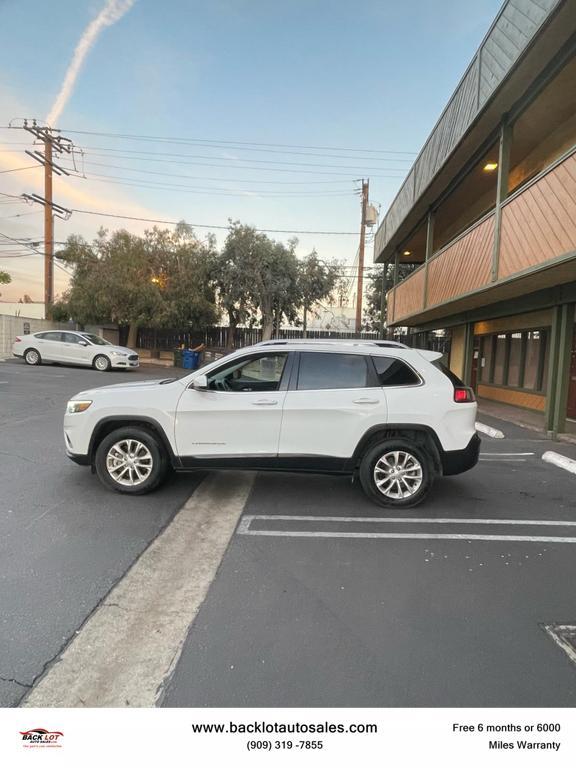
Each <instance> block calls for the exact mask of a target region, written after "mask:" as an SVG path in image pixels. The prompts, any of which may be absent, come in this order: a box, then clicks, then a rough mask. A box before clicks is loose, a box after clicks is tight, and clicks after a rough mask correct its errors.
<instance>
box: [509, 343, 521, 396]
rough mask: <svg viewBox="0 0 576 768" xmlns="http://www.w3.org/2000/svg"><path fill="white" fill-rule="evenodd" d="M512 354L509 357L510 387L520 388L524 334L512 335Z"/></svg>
mask: <svg viewBox="0 0 576 768" xmlns="http://www.w3.org/2000/svg"><path fill="white" fill-rule="evenodd" d="M509 339H510V342H509V343H510V354H509V357H508V381H507V382H506V383H507V384H508V386H509V387H520V386H522V382H521V381H520V369H521V367H522V334H521V333H511V334H510V337H509Z"/></svg>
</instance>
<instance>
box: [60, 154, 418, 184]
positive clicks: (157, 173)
mask: <svg viewBox="0 0 576 768" xmlns="http://www.w3.org/2000/svg"><path fill="white" fill-rule="evenodd" d="M94 156H95V157H100V156H101V155H99V154H98V155H94ZM89 157H92V155H89ZM114 159H115V158H114ZM120 159H126V160H133V159H136V160H140V159H141V160H146V162H149V160H148V159H147V158H131V157H128V158H124V157H121V158H120ZM85 162H86V165H91V166H96V167H99V168H114V169H116V170H120V171H135V172H136V173H146V174H150V175H153V176H171V177H174V178H181V179H196V180H200V181H220V182H237V183H239V184H291V185H293V184H300V185H302V184H306V185H309V184H351V183H353V182H355V181H356V179H353V178H352V177H349V178H347V179H322V180H316V181H311V180H308V179H306V180H305V181H286V180H284V179H227V178H222V177H220V176H190V175H188V174H180V173H171V172H168V171H149V170H146V169H141V168H135V167H133V166H126V165H115V164H113V163H98V162H94V161H93V160H87V161H85ZM155 162H165V163H175V164H177V165H178V166H180V165H182V163H179V162H178V161H177V160H157V161H155ZM190 165H195V163H190ZM222 167H224V166H222ZM68 170H71V169H68ZM258 170H262V169H258ZM266 170H267V169H266ZM279 170H280V169H279ZM390 178H394V179H396V178H397V179H401V178H403V176H391V177H390Z"/></svg>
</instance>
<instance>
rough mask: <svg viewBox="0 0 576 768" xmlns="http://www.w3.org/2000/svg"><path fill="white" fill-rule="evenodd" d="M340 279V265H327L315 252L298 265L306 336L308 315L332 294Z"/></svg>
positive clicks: (298, 282) (303, 325) (303, 327)
mask: <svg viewBox="0 0 576 768" xmlns="http://www.w3.org/2000/svg"><path fill="white" fill-rule="evenodd" d="M338 279H339V266H338V264H336V263H333V264H326V263H325V262H323V261H322V260H321V259H319V258H318V254H317V253H316V251H315V250H314V251H312V253H310V254H309V255H308V256H306V258H305V259H303V260H302V261H300V262H299V263H298V280H297V284H298V291H299V300H300V303H301V306H302V312H303V322H302V330H303V335H304V336H306V332H307V327H308V313H309V312H310V310H311V308H312V306H313V305H314V304H315V303H316V302H318V301H320V300H321V299H324V298H326V297H327V296H329V295H330V294H331V293H332V291H333V290H334V289H335V288H336V286H337V284H338Z"/></svg>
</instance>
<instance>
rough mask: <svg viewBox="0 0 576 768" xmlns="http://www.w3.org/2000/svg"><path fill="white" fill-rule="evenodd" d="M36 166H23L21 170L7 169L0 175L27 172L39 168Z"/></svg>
mask: <svg viewBox="0 0 576 768" xmlns="http://www.w3.org/2000/svg"><path fill="white" fill-rule="evenodd" d="M39 167H40V166H38V165H25V166H24V167H23V168H9V169H8V170H7V171H0V173H16V171H29V170H30V169H31V168H39Z"/></svg>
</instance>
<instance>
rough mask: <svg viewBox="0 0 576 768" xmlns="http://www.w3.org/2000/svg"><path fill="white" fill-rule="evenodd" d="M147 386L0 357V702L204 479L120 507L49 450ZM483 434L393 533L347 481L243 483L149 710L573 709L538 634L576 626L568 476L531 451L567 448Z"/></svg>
mask: <svg viewBox="0 0 576 768" xmlns="http://www.w3.org/2000/svg"><path fill="white" fill-rule="evenodd" d="M162 375H163V372H162V371H160V372H159V373H156V372H155V371H154V370H151V369H140V370H139V371H138V372H130V373H109V374H100V373H96V372H94V371H91V370H84V369H73V368H64V367H56V366H43V367H41V368H30V367H27V366H25V365H23V364H21V363H19V362H13V361H8V362H6V363H0V430H1V431H0V434H1V445H0V459H1V460H0V554H1V556H0V617H1V618H0V706H14V705H17V704H18V702H19V701H20V699H21V698H22V697H23V696H24V695H25V694H26V692H27V691H28V690H29V689H30V686H31V685H33V684H34V681H35V680H37V679H38V678H39V676H41V675H42V673H43V671H44V670H45V669H46V667H47V666H48V665H50V663H51V662H52V660H53V659H54V658H55V657H56V656H57V655H58V653H59V652H60V650H61V649H62V647H63V646H65V645H66V644H67V643H68V642H69V641H70V639H71V638H73V637H74V636H75V634H76V633H77V632H78V631H81V629H82V626H83V624H84V622H85V621H86V619H87V618H88V617H89V616H90V614H91V613H92V612H93V611H94V609H95V608H96V607H97V606H98V605H99V604H100V603H101V602H102V600H103V598H104V597H105V596H106V594H107V593H108V591H109V590H110V589H111V587H113V586H114V585H115V584H116V583H117V582H118V581H119V580H120V579H121V578H122V576H123V575H124V574H125V573H126V571H127V570H128V569H129V568H130V566H131V565H132V564H133V563H134V561H135V560H136V559H137V558H138V556H139V555H140V554H141V553H142V552H143V551H144V550H145V549H146V547H147V546H148V544H149V543H151V542H152V541H153V540H154V539H155V538H156V537H157V536H158V534H159V533H160V532H161V531H162V530H163V529H164V528H165V526H167V525H168V524H169V523H170V521H171V519H172V517H173V516H174V514H175V513H176V511H177V510H178V509H179V508H180V507H181V505H182V504H183V503H184V501H185V500H186V499H187V498H188V497H189V496H190V495H191V494H192V493H193V492H194V490H195V489H196V487H197V486H198V484H199V482H200V481H201V480H202V479H203V478H204V476H205V475H204V474H203V473H197V474H191V475H183V476H178V477H176V478H175V480H174V481H172V482H171V483H169V484H168V485H166V486H164V487H163V488H162V489H161V490H160V491H159V492H158V493H155V494H153V495H150V496H145V497H136V498H132V499H130V498H126V497H124V496H120V495H117V494H114V493H111V492H108V491H106V490H105V489H104V488H103V487H102V486H101V485H100V483H99V482H98V480H97V479H96V478H95V477H94V476H93V475H91V473H90V471H89V469H87V468H83V467H77V466H76V465H74V464H72V463H71V462H70V461H69V460H68V459H67V458H66V456H65V452H64V447H63V444H62V438H61V421H62V413H63V409H64V406H65V403H66V400H67V399H68V398H69V397H70V396H71V395H73V394H75V393H76V392H77V391H79V390H81V389H86V388H88V387H90V386H98V385H104V384H110V383H117V382H121V381H124V380H126V379H128V380H130V379H133V377H145V378H161V377H162ZM489 423H490V424H492V425H493V426H496V427H498V428H500V429H502V430H503V431H504V432H505V433H506V435H507V436H506V438H505V439H503V440H492V439H489V438H485V439H484V441H483V446H482V457H481V462H480V464H479V466H478V467H477V468H476V469H475V470H473V471H472V472H470V473H468V474H465V475H462V476H459V477H453V478H446V479H443V480H442V481H440V482H438V483H437V485H436V487H435V489H434V491H433V492H432V494H431V496H430V497H429V499H428V500H427V501H426V502H425V504H424V505H422V506H420V507H418V508H417V509H415V510H407V511H405V512H403V513H402V514H394V516H393V517H394V518H395V519H394V520H392V519H391V516H390V515H389V514H388V513H387V512H386V510H384V509H381V508H378V507H376V506H374V505H373V504H372V503H370V502H369V501H368V500H366V499H365V497H364V496H363V494H362V493H361V491H360V489H359V487H358V486H356V485H352V484H351V483H350V481H349V480H347V479H345V478H333V477H319V476H297V475H291V474H276V473H274V474H272V473H270V474H259V475H257V477H256V481H255V485H254V488H253V490H252V493H251V496H250V497H249V499H248V502H247V504H246V506H245V508H244V510H243V513H242V515H241V517H240V520H239V525H238V527H237V530H236V533H235V535H234V536H233V538H232V540H231V542H230V545H229V547H228V549H227V551H226V554H225V555H224V558H223V560H222V563H221V565H220V568H219V569H218V572H217V574H216V578H215V579H214V581H213V583H212V586H211V588H210V590H209V592H208V595H207V597H206V600H205V601H204V603H203V605H202V607H201V608H200V611H199V613H198V615H197V617H196V620H195V622H194V624H193V626H192V628H191V629H190V631H189V633H188V638H187V640H186V643H185V646H184V650H183V653H182V656H181V658H180V661H179V663H178V665H177V668H176V671H175V673H174V676H173V677H172V680H171V682H170V684H169V685H168V688H167V690H166V692H165V694H164V697H163V701H162V704H163V705H164V706H197V707H207V706H378V707H384V706H396V707H401V706H543V707H549V706H575V705H576V666H575V665H574V664H573V662H572V661H571V660H570V658H569V656H568V654H567V653H565V652H564V650H562V649H561V648H560V647H559V646H558V645H557V644H556V643H555V642H554V641H553V639H552V638H551V636H550V635H549V634H548V633H547V632H546V631H545V625H556V624H563V625H576V597H575V596H574V587H573V585H574V583H576V557H575V555H576V548H575V547H576V541H575V540H576V495H575V494H574V488H575V483H576V476H575V475H572V474H570V473H568V472H567V471H565V470H563V469H560V468H558V467H555V466H553V465H550V464H547V463H545V462H543V461H542V459H541V456H542V454H543V453H544V451H546V450H555V451H558V452H560V453H562V454H564V455H566V456H571V457H573V458H576V447H575V446H572V445H567V444H559V443H551V442H549V441H546V440H543V439H542V438H541V437H540V436H539V435H538V434H536V433H532V432H528V431H526V430H523V429H520V428H518V427H513V426H511V425H509V424H503V423H497V422H496V421H495V420H493V419H492V420H489ZM472 521H476V522H472ZM478 537H479V538H478ZM552 539H555V540H554V541H552Z"/></svg>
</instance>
